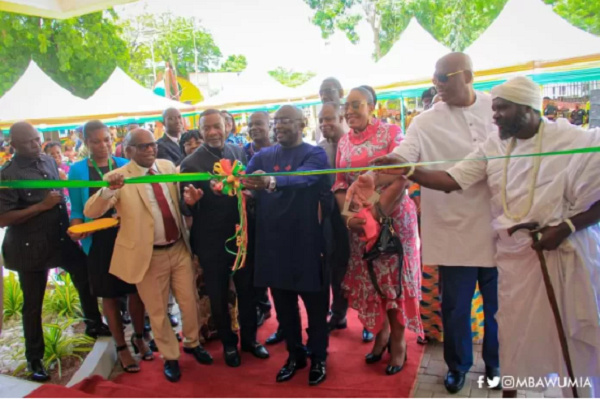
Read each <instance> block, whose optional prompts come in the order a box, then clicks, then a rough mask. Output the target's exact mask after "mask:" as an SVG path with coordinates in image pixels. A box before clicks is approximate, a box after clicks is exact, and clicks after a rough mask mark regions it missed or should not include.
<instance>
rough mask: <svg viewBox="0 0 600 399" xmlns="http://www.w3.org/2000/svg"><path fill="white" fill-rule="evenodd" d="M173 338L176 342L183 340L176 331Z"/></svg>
mask: <svg viewBox="0 0 600 399" xmlns="http://www.w3.org/2000/svg"><path fill="white" fill-rule="evenodd" d="M175 338H177V342H181V341H183V338H181V334H179V333H178V332H176V333H175Z"/></svg>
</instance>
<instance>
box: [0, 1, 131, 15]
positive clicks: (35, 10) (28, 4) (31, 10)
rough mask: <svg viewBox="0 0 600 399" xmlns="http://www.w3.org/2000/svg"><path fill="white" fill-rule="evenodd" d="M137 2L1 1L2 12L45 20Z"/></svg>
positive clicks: (0, 8)
mask: <svg viewBox="0 0 600 399" xmlns="http://www.w3.org/2000/svg"><path fill="white" fill-rule="evenodd" d="M132 1H135V0H0V11H10V12H16V13H19V14H28V15H36V16H39V17H45V18H57V19H62V18H71V17H76V16H78V15H82V14H87V13H90V12H94V11H100V10H104V9H106V8H109V7H112V6H115V5H117V4H124V3H130V2H132Z"/></svg>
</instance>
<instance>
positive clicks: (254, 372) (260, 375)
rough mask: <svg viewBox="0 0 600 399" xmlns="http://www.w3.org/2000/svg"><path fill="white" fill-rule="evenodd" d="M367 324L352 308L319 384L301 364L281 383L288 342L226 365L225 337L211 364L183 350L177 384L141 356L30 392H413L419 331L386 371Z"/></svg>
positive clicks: (271, 326)
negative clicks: (137, 366)
mask: <svg viewBox="0 0 600 399" xmlns="http://www.w3.org/2000/svg"><path fill="white" fill-rule="evenodd" d="M276 325H277V324H276V319H275V317H272V318H270V319H269V320H268V321H267V322H266V323H265V325H264V326H262V327H261V328H260V329H259V340H260V341H261V342H264V340H265V339H266V338H267V337H268V336H269V335H270V334H271V333H272V332H273V331H275V329H276ZM361 332H362V326H361V324H360V323H359V321H358V319H357V316H356V313H354V312H353V311H352V310H350V311H349V314H348V329H346V330H338V331H335V332H334V333H332V334H331V337H330V340H329V357H328V359H327V380H326V381H325V382H324V383H322V384H321V385H319V386H317V387H309V386H308V368H306V369H304V370H300V371H299V372H298V373H297V374H296V375H295V376H294V378H293V379H292V380H291V381H288V382H285V383H276V382H275V376H276V374H277V372H278V371H279V369H280V368H281V366H283V364H284V363H285V360H286V359H287V352H286V350H285V344H284V343H281V344H278V345H275V346H271V347H268V349H269V352H270V353H271V358H269V359H267V360H259V359H256V358H254V357H253V356H252V355H250V354H248V353H245V352H242V365H241V366H240V367H239V368H235V369H232V368H230V367H227V366H226V365H225V362H224V360H223V353H222V347H221V344H220V342H210V343H209V344H207V345H206V348H207V349H208V350H209V351H210V352H211V354H212V355H213V357H214V358H215V363H214V364H213V365H211V366H203V365H200V364H198V363H196V361H195V359H194V358H193V357H191V356H189V355H186V354H183V353H182V355H181V359H180V365H181V372H182V378H181V381H180V382H178V383H176V384H173V383H170V382H168V381H167V380H166V379H165V378H164V376H163V374H162V361H161V360H160V359H155V360H154V361H153V362H141V367H142V371H141V372H140V373H138V374H125V373H123V374H121V375H120V376H118V377H117V378H116V379H115V380H114V381H106V380H104V379H102V378H100V377H97V376H95V377H92V378H88V379H86V380H84V381H82V382H81V383H79V384H77V385H76V386H74V387H72V388H65V387H62V386H57V385H51V384H46V385H44V386H42V387H40V388H38V389H36V390H35V391H33V392H32V393H31V394H30V395H29V396H28V397H30V398H43V397H51V398H70V397H123V398H134V397H269V398H270V397H284V398H286V397H377V398H382V397H383V398H386V397H408V396H409V395H410V392H411V390H412V387H413V385H414V383H415V381H416V377H417V373H418V370H419V365H420V364H421V358H422V356H423V351H424V349H423V347H422V346H420V345H418V344H417V343H416V335H415V334H412V333H407V343H408V362H407V364H406V366H405V367H404V370H402V372H400V373H399V374H396V375H395V376H387V375H385V367H386V365H387V362H388V360H389V355H385V356H384V357H383V360H382V361H381V362H380V363H379V364H375V365H367V364H366V363H365V361H364V356H365V354H366V353H368V352H369V351H370V349H371V346H372V344H371V343H363V342H362V340H361Z"/></svg>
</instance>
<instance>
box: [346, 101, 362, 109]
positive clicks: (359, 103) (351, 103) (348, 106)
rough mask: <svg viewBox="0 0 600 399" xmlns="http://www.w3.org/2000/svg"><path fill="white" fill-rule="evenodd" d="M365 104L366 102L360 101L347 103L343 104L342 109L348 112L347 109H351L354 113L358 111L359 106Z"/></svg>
mask: <svg viewBox="0 0 600 399" xmlns="http://www.w3.org/2000/svg"><path fill="white" fill-rule="evenodd" d="M365 104H367V102H366V101H360V100H355V101H348V102H346V103H345V104H344V109H345V110H348V108H350V107H352V109H353V110H354V111H358V110H359V109H360V106H361V105H365Z"/></svg>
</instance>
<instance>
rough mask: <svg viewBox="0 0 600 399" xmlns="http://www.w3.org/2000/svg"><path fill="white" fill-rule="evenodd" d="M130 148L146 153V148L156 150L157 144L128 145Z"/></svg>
mask: <svg viewBox="0 0 600 399" xmlns="http://www.w3.org/2000/svg"><path fill="white" fill-rule="evenodd" d="M130 147H135V149H136V150H138V151H147V150H148V148H152V149H153V150H156V149H157V148H158V144H156V143H140V144H133V145H130Z"/></svg>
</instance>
